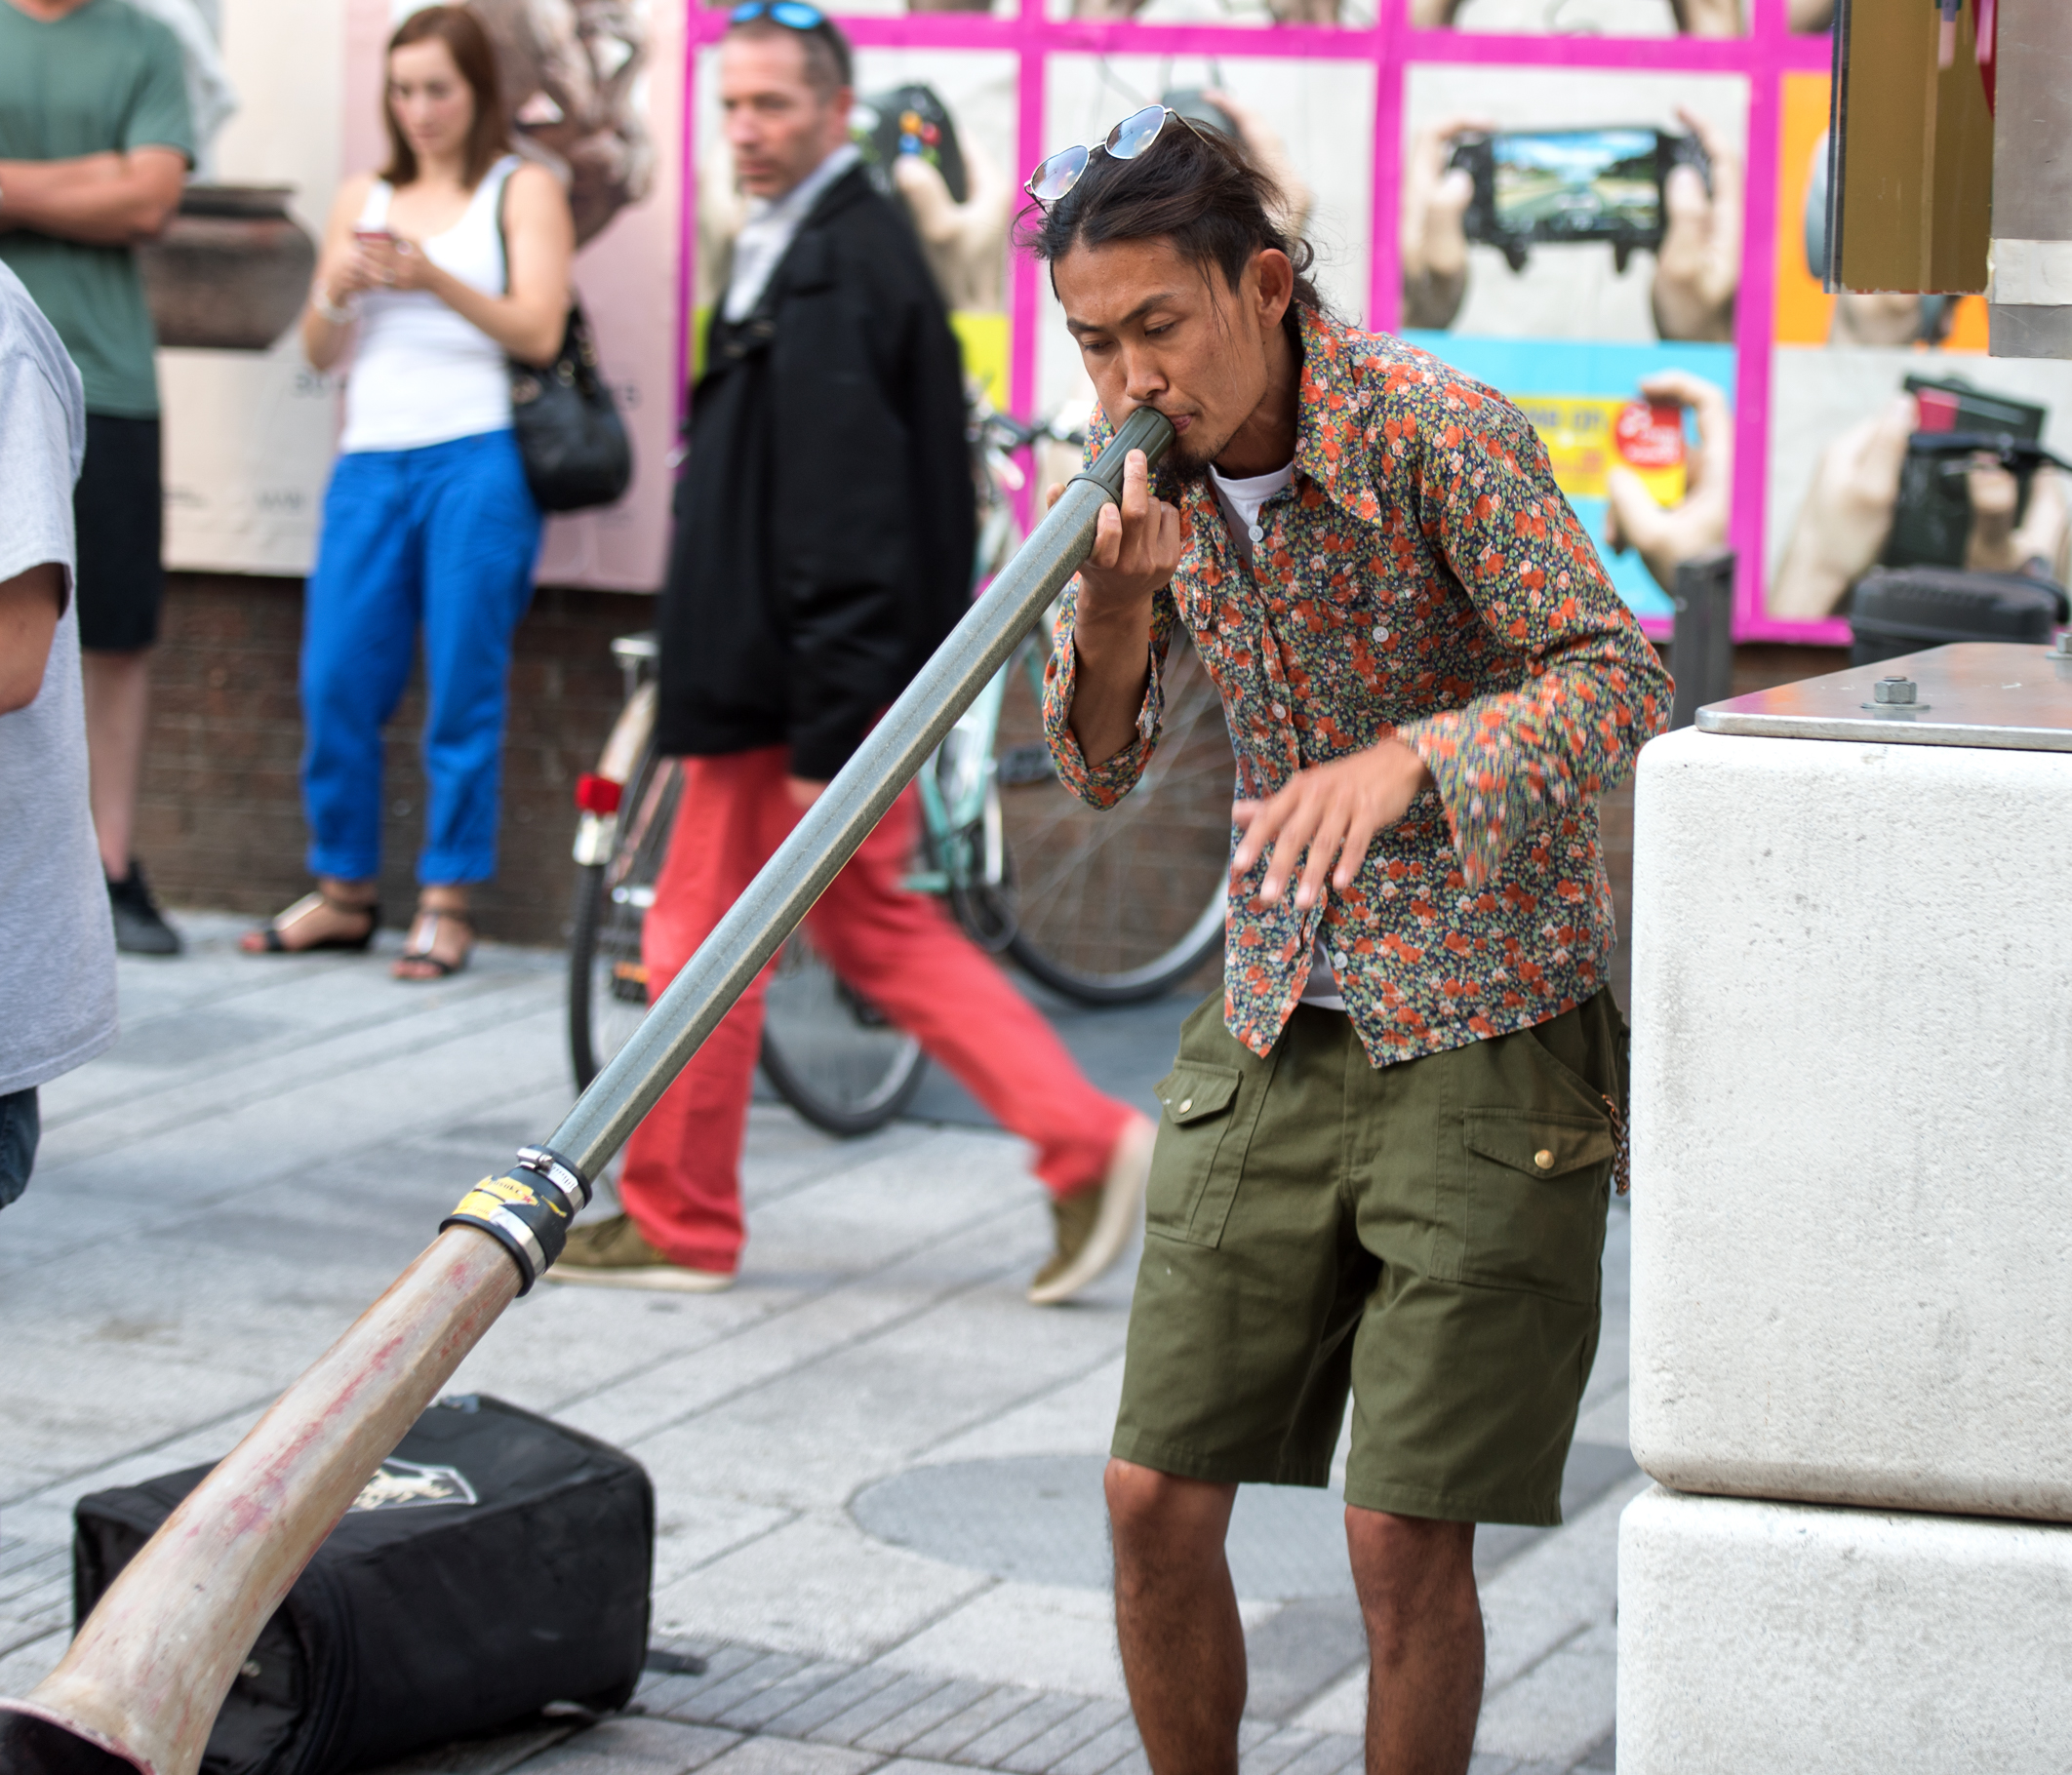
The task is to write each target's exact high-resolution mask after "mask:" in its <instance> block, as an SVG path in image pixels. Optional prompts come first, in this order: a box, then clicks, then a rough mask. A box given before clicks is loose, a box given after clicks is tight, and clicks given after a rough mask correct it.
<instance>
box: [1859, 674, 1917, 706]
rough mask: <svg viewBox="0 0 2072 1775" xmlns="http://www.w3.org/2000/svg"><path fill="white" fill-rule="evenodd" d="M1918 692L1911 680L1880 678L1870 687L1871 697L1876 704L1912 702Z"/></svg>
mask: <svg viewBox="0 0 2072 1775" xmlns="http://www.w3.org/2000/svg"><path fill="white" fill-rule="evenodd" d="M1919 690H1920V687H1919V686H1918V685H1916V684H1915V683H1914V681H1913V680H1912V679H1911V678H1881V679H1879V680H1878V682H1877V683H1876V684H1874V685H1872V686H1871V696H1872V699H1873V700H1874V701H1877V702H1888V703H1890V702H1912V701H1913V700H1914V698H1915V696H1916V695H1917V694H1918V692H1919Z"/></svg>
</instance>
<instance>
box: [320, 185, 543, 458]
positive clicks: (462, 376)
mask: <svg viewBox="0 0 2072 1775" xmlns="http://www.w3.org/2000/svg"><path fill="white" fill-rule="evenodd" d="M519 165H520V162H519V159H518V156H517V155H515V154H506V155H505V156H504V157H503V158H502V159H501V160H499V161H498V162H497V164H496V165H495V166H493V167H492V168H490V170H489V172H488V173H487V174H486V175H485V176H484V177H483V180H482V182H481V183H480V184H479V185H477V186H476V187H475V194H474V196H473V197H471V198H469V199H468V205H467V209H466V210H465V211H464V212H463V213H462V215H461V217H460V219H459V220H458V221H457V222H456V223H454V225H453V226H452V227H451V228H449V229H447V230H446V232H445V233H443V234H434V235H433V236H431V238H430V239H428V240H426V241H425V242H424V243H423V246H424V251H425V253H426V254H427V255H428V256H430V258H431V261H432V263H433V264H435V265H437V266H438V267H439V268H440V269H441V270H442V271H448V272H451V273H452V274H453V275H454V276H455V277H458V279H459V280H460V281H461V282H462V283H464V284H472V285H473V286H474V287H475V288H476V289H477V290H480V291H482V292H483V293H484V294H485V295H488V296H501V295H503V294H504V292H505V290H506V289H507V288H508V287H509V273H508V272H507V270H506V268H505V266H504V262H503V240H502V237H501V236H500V235H499V234H498V229H497V206H498V199H499V198H500V197H501V196H502V194H503V186H504V181H505V180H506V179H508V178H510V176H511V175H512V174H513V173H514V172H516V171H517V169H518V167H519ZM394 195H395V192H394V191H393V190H392V189H391V188H390V186H389V183H388V181H387V180H386V179H377V180H376V181H375V186H374V189H373V190H371V191H369V192H368V194H367V207H366V208H365V209H363V210H362V211H361V212H360V220H359V224H358V225H359V226H360V227H363V228H379V227H384V226H386V224H387V221H388V205H389V200H390V199H391V198H392V197H394ZM510 424H511V378H510V372H509V371H508V370H507V369H506V368H505V367H504V352H503V347H502V346H501V345H499V344H498V343H497V341H496V340H495V339H493V338H491V337H490V335H488V334H486V333H484V332H483V331H482V330H481V328H479V327H477V326H475V325H474V324H473V323H472V322H471V321H464V320H462V319H461V318H460V316H458V314H456V313H455V312H454V311H453V310H452V309H451V308H449V307H448V306H447V305H446V304H445V303H444V302H442V301H441V300H440V299H439V298H438V297H437V296H434V295H432V294H431V292H430V291H428V290H369V291H366V292H365V293H363V294H362V296H361V297H360V336H359V342H358V346H357V348H356V350H355V351H354V354H353V360H352V372H351V375H349V376H348V377H347V379H346V383H345V432H344V436H343V437H341V438H340V439H339V450H340V451H345V452H352V451H365V450H418V449H420V448H422V447H423V446H424V445H427V444H445V443H448V442H450V441H451V440H452V439H455V438H472V437H476V436H478V435H480V434H481V433H483V432H486V431H508V430H509V429H510Z"/></svg>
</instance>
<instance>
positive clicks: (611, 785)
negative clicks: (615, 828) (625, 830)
mask: <svg viewBox="0 0 2072 1775" xmlns="http://www.w3.org/2000/svg"><path fill="white" fill-rule="evenodd" d="M625 792H626V786H625V784H624V783H615V782H614V781H613V780H612V779H611V778H610V777H609V776H599V775H597V774H596V773H595V772H593V771H588V770H585V771H584V772H583V773H582V775H580V776H578V778H577V779H576V805H577V807H578V808H580V809H582V810H583V812H585V813H617V812H618V802H619V797H621V796H622V795H624V794H625Z"/></svg>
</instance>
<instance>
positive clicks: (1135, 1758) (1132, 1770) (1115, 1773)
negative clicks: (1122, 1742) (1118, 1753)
mask: <svg viewBox="0 0 2072 1775" xmlns="http://www.w3.org/2000/svg"><path fill="white" fill-rule="evenodd" d="M1107 1775H1151V1759H1150V1757H1148V1756H1146V1755H1144V1753H1143V1750H1142V1747H1141V1746H1139V1747H1138V1748H1137V1749H1136V1750H1134V1751H1132V1752H1130V1753H1129V1754H1128V1755H1125V1756H1124V1757H1123V1759H1122V1760H1121V1761H1120V1762H1113V1763H1110V1764H1109V1765H1108V1769H1107Z"/></svg>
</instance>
